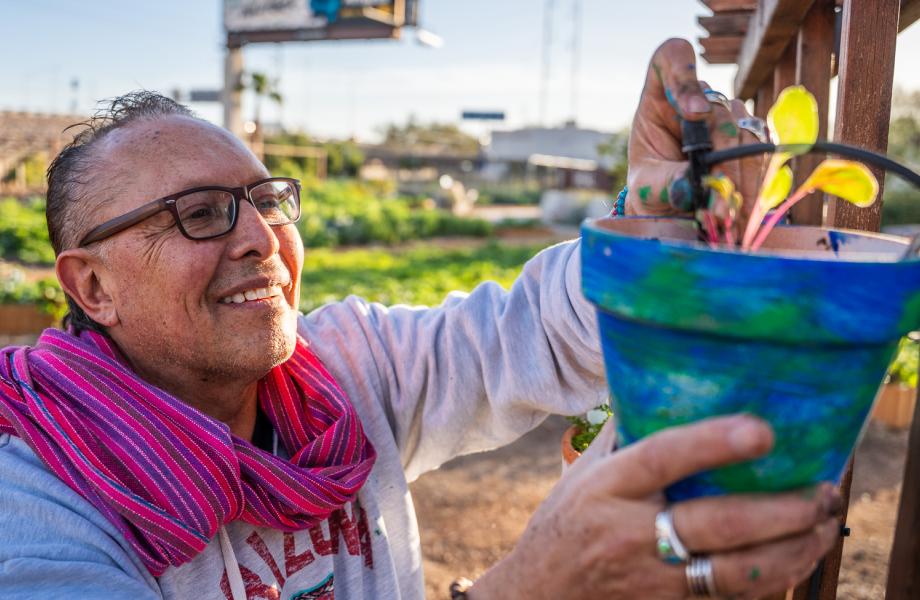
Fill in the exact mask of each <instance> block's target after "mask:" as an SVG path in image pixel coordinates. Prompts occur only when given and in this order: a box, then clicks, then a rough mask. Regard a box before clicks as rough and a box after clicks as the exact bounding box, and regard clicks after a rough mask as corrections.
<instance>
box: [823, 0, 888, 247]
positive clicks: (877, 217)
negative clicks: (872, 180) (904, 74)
mask: <svg viewBox="0 0 920 600" xmlns="http://www.w3.org/2000/svg"><path fill="white" fill-rule="evenodd" d="M900 9H901V3H900V0H847V2H845V3H844V5H843V24H842V28H841V33H840V75H839V78H838V83H837V115H836V124H835V131H834V139H835V140H837V141H839V142H843V143H845V144H853V145H855V146H862V147H863V148H868V149H869V150H875V151H877V152H882V153H884V152H885V151H886V150H887V148H888V121H889V118H890V115H891V87H892V79H893V78H894V52H895V42H896V39H897V33H898V16H899V14H900ZM872 171H873V173H875V175H876V177H878V180H879V184H880V186H879V196H881V193H882V186H883V185H884V182H885V179H884V173H883V172H881V171H878V170H877V169H873V170H872ZM881 212H882V202H881V199H879V200H878V201H876V202H875V204H873V205H872V206H870V207H868V208H858V207H856V206H854V205H853V204H850V203H849V202H845V201H841V200H837V199H835V198H831V200H830V202H829V203H828V220H829V222H831V223H833V224H834V226H836V227H843V228H848V229H862V230H867V231H878V230H879V225H880V223H881Z"/></svg>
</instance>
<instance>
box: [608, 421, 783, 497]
mask: <svg viewBox="0 0 920 600" xmlns="http://www.w3.org/2000/svg"><path fill="white" fill-rule="evenodd" d="M772 446H773V432H772V430H771V429H770V427H769V426H768V425H767V424H766V423H765V422H764V421H762V420H760V419H757V418H756V417H752V416H749V415H738V416H732V417H718V418H713V419H706V420H703V421H699V422H696V423H693V424H691V425H684V426H681V427H673V428H670V429H665V430H663V431H659V432H658V433H655V434H653V435H651V436H649V437H647V438H645V439H643V440H640V441H638V442H636V443H635V444H632V445H630V446H628V447H626V448H623V449H622V450H618V451H617V452H615V453H613V454H611V455H609V456H608V457H606V458H604V459H602V460H599V461H597V463H596V467H595V470H596V471H597V476H598V477H600V478H603V480H602V481H601V485H604V486H605V487H606V489H607V491H608V493H611V494H613V495H616V496H620V497H627V498H645V497H647V496H650V495H651V494H654V493H655V492H658V491H660V490H661V489H662V488H665V487H667V486H668V485H670V484H672V483H674V482H676V481H678V480H680V479H683V478H684V477H687V476H689V475H692V474H694V473H698V472H700V471H704V470H707V469H712V468H715V467H719V466H723V465H728V464H732V463H738V462H743V461H746V460H751V459H754V458H757V457H759V456H762V455H763V454H765V453H767V452H768V451H769V450H770V448H771V447H772Z"/></svg>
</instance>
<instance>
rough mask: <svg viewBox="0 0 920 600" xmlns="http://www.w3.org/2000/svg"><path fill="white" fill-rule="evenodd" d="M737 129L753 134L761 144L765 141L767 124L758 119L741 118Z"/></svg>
mask: <svg viewBox="0 0 920 600" xmlns="http://www.w3.org/2000/svg"><path fill="white" fill-rule="evenodd" d="M738 127H740V128H741V129H744V130H745V131H750V132H751V133H752V134H754V137H756V138H757V139H758V140H759V141H760V143H761V144H763V143H766V141H767V124H766V123H765V122H764V120H763V119H761V118H759V117H742V118H740V119H738Z"/></svg>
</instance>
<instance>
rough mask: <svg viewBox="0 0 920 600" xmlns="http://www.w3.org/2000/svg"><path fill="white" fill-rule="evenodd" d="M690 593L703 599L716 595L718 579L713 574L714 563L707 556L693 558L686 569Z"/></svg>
mask: <svg viewBox="0 0 920 600" xmlns="http://www.w3.org/2000/svg"><path fill="white" fill-rule="evenodd" d="M685 571H686V573H687V586H688V587H689V588H690V593H691V594H693V595H694V596H698V597H701V598H712V597H714V596H715V595H716V577H715V575H714V574H713V572H712V561H711V560H709V558H708V557H706V556H698V557H695V558H691V559H690V562H688V563H687V567H686V569H685Z"/></svg>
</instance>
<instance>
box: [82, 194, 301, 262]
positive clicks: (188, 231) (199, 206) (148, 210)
mask: <svg viewBox="0 0 920 600" xmlns="http://www.w3.org/2000/svg"><path fill="white" fill-rule="evenodd" d="M243 200H245V201H247V202H249V203H250V204H252V206H253V207H254V208H255V209H256V210H257V211H259V214H260V215H262V218H263V219H265V222H266V223H267V224H268V225H272V226H274V225H288V224H290V223H296V222H297V220H298V219H299V218H300V181H298V180H297V179H291V178H289V177H269V178H268V179H260V180H259V181H256V182H255V183H251V184H249V185H245V186H243V187H238V188H228V187H220V186H206V187H197V188H192V189H190V190H184V191H181V192H179V193H177V194H172V195H170V196H166V197H164V198H159V199H157V200H154V201H152V202H149V203H147V204H145V205H143V206H140V207H138V208H135V209H134V210H132V211H131V212H128V213H125V214H123V215H121V216H120V217H115V218H114V219H112V220H110V221H106V222H105V223H103V224H102V225H99V226H98V227H94V228H93V229H92V230H91V231H90V232H89V233H87V234H86V235H85V236H84V237H83V239H82V240H81V241H80V246H81V247H83V246H88V245H89V244H92V243H94V242H99V241H101V240H104V239H106V238H109V237H112V236H113V235H115V234H116V233H120V232H122V231H124V230H125V229H128V228H129V227H133V226H134V225H137V224H138V223H140V222H141V221H143V220H144V219H149V218H150V217H152V216H153V215H155V214H157V213H160V212H162V211H164V210H168V211H169V212H170V213H171V214H172V216H173V219H174V220H175V222H176V225H177V226H178V227H179V231H180V232H181V233H182V235H184V236H185V237H187V238H188V239H190V240H210V239H213V238H216V237H220V236H222V235H226V234H228V233H230V232H231V231H233V228H234V227H236V221H237V217H238V216H239V214H240V202H242V201H243Z"/></svg>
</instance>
